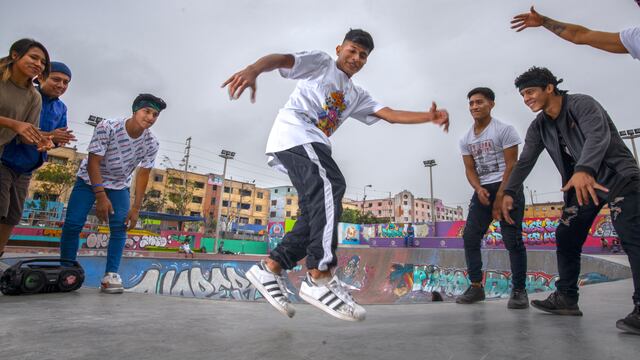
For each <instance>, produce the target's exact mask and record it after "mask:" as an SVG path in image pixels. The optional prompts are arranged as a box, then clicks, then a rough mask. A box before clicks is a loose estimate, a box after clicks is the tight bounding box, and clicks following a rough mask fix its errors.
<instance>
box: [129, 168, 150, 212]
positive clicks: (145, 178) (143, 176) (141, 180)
mask: <svg viewBox="0 0 640 360" xmlns="http://www.w3.org/2000/svg"><path fill="white" fill-rule="evenodd" d="M149 173H150V169H139V170H138V174H137V175H136V189H135V191H136V193H135V198H134V200H133V204H132V205H131V208H133V209H136V210H140V207H142V200H143V199H144V193H145V191H146V190H147V184H148V183H149Z"/></svg>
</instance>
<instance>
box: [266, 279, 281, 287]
mask: <svg viewBox="0 0 640 360" xmlns="http://www.w3.org/2000/svg"><path fill="white" fill-rule="evenodd" d="M274 284H275V285H278V282H277V281H275V280H273V281H267V282H266V283H262V286H269V285H274Z"/></svg>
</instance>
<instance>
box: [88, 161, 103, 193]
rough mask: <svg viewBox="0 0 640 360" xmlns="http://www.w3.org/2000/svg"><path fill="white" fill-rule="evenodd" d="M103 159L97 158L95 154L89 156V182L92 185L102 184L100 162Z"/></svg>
mask: <svg viewBox="0 0 640 360" xmlns="http://www.w3.org/2000/svg"><path fill="white" fill-rule="evenodd" d="M101 160H102V158H101V157H97V156H95V155H93V154H89V160H88V163H87V172H88V173H89V180H90V181H91V185H92V186H93V185H97V184H102V174H101V173H100V161H101Z"/></svg>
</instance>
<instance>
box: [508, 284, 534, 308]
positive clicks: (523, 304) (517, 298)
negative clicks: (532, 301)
mask: <svg viewBox="0 0 640 360" xmlns="http://www.w3.org/2000/svg"><path fill="white" fill-rule="evenodd" d="M528 307H529V297H528V296H527V290H526V289H515V290H512V291H511V297H509V302H508V303H507V308H509V309H526V308H528Z"/></svg>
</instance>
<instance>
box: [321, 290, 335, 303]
mask: <svg viewBox="0 0 640 360" xmlns="http://www.w3.org/2000/svg"><path fill="white" fill-rule="evenodd" d="M331 295H333V296H335V294H334V293H332V292H331V291H327V292H326V293H325V294H324V295H322V296H320V298H319V299H318V301H320V302H324V299H326V298H327V297H329V296H331Z"/></svg>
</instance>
